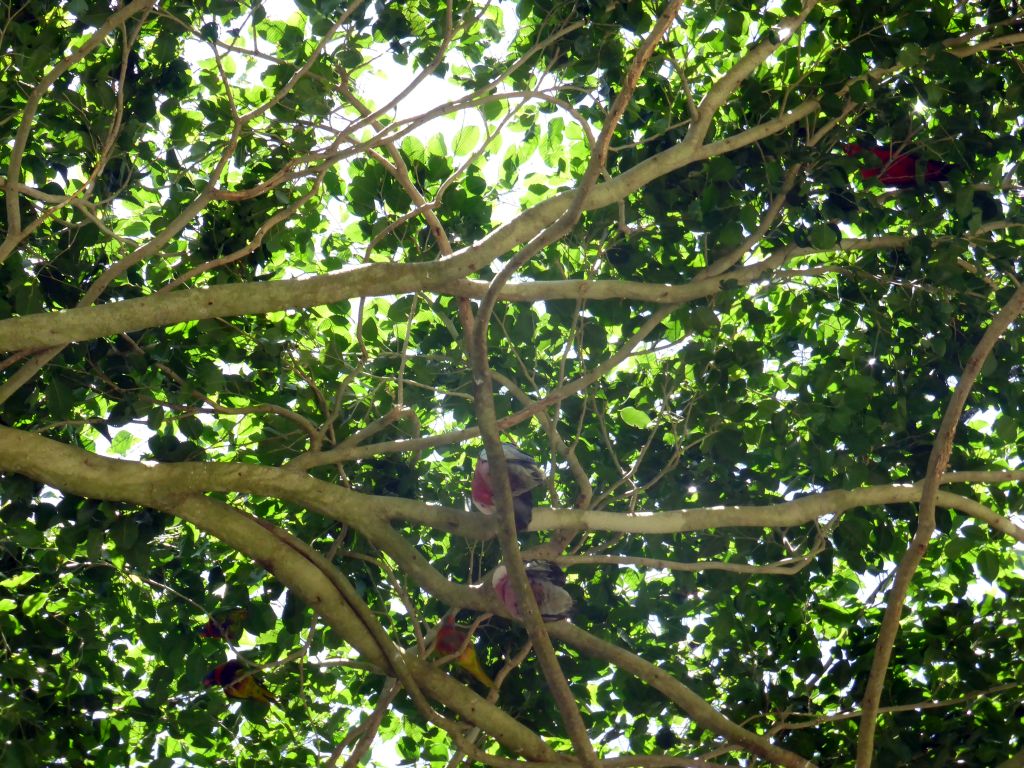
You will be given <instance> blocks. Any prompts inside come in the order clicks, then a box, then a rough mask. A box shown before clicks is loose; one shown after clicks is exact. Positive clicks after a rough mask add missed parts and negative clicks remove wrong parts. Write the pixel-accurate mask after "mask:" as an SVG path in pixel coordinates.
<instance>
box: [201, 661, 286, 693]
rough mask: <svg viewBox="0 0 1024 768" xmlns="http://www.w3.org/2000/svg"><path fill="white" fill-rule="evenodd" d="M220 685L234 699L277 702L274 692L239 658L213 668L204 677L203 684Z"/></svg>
mask: <svg viewBox="0 0 1024 768" xmlns="http://www.w3.org/2000/svg"><path fill="white" fill-rule="evenodd" d="M211 685H219V686H221V687H222V688H223V689H224V693H226V694H227V695H228V696H229V697H231V698H232V699H255V700H256V701H262V702H263V703H264V704H270V703H272V702H276V701H277V699H275V698H274V696H273V694H271V693H270V691H268V690H267V689H266V688H264V687H263V683H261V682H260V681H259V679H258V678H257V677H256V676H255V675H254V674H252V673H250V672H249V671H248V670H247V669H246V668H245V665H243V664H242V662H240V661H239V660H238V659H232V660H231V661H228V662H225V663H223V664H221V665H220V666H218V667H214V668H213V669H211V670H210V671H209V672H208V673H207V675H206V677H204V678H203V686H205V687H206V688H209V687H210V686H211Z"/></svg>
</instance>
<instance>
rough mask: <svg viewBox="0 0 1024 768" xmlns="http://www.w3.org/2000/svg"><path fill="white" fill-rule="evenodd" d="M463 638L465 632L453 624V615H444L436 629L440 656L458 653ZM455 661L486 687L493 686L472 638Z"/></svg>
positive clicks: (464, 638) (463, 640)
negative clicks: (478, 656)
mask: <svg viewBox="0 0 1024 768" xmlns="http://www.w3.org/2000/svg"><path fill="white" fill-rule="evenodd" d="M465 640H466V633H465V632H463V631H462V630H461V629H459V628H458V627H456V626H455V616H454V615H452V614H450V615H448V616H445V618H444V621H443V622H442V623H441V626H440V627H439V628H438V630H437V645H436V646H435V648H436V650H437V652H438V653H439V654H441V655H442V656H450V655H452V654H453V653H458V652H459V648H462V643H463V642H465ZM455 663H456V664H458V665H459V666H460V667H462V668H463V669H464V670H466V671H467V672H469V674H471V675H472V676H473V677H475V678H476V679H477V680H479V681H480V682H481V683H483V684H484V685H486V686H487V687H488V688H493V687H494V681H493V680H491V678H490V677H489V676H488V674H487V673H486V672H484V668H483V666H481V664H480V659H478V658H477V655H476V649H475V648H474V647H473V641H472V640H471V641H470V642H469V643H467V644H466V647H465V649H464V650H463V651H462V653H459V655H458V656H457V657H456V658H455Z"/></svg>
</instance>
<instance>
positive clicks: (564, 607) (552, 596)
mask: <svg viewBox="0 0 1024 768" xmlns="http://www.w3.org/2000/svg"><path fill="white" fill-rule="evenodd" d="M526 578H527V581H529V582H530V590H531V591H532V592H533V599H534V600H536V601H537V607H538V608H540V615H541V618H542V619H544V620H545V621H554V620H555V619H566V618H568V617H569V616H570V615H571V614H572V604H573V600H572V595H570V594H569V593H568V592H566V591H565V590H564V589H562V587H563V586H564V585H565V573H564V572H563V571H562V569H561V568H559V567H558V566H557V565H556V564H555V563H552V562H551V561H549V560H533V561H531V562H529V563H526ZM491 585H492V586H493V587H494V591H495V592H496V593H497V594H498V597H499V598H501V602H503V603H504V604H505V607H506V608H508V610H509V612H510V613H512V614H513V615H514V616H517V617H519V618H522V617H521V616H520V613H519V600H518V599H516V593H515V589H514V588H513V586H512V582H511V580H510V579H509V576H508V569H507V568H505V566H504V565H499V566H498V567H497V568H495V569H494V575H493V576H491Z"/></svg>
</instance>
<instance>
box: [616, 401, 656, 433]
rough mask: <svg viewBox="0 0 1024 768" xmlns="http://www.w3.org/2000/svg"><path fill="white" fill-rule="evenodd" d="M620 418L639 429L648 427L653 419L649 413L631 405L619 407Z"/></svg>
mask: <svg viewBox="0 0 1024 768" xmlns="http://www.w3.org/2000/svg"><path fill="white" fill-rule="evenodd" d="M619 418H621V419H622V420H623V421H624V422H625V423H626V424H628V425H629V426H631V427H636V428H637V429H647V427H648V426H650V423H651V421H652V419H651V417H650V416H649V415H647V414H646V413H644V412H643V411H641V410H640V409H639V408H634V407H632V406H630V405H627V406H625V407H624V408H620V409H619Z"/></svg>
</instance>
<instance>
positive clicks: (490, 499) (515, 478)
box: [473, 443, 544, 531]
mask: <svg viewBox="0 0 1024 768" xmlns="http://www.w3.org/2000/svg"><path fill="white" fill-rule="evenodd" d="M501 449H502V451H503V452H504V453H505V462H506V463H507V464H508V481H509V484H510V485H511V487H512V507H513V509H514V510H515V515H516V530H517V531H525V530H526V529H527V528H528V527H529V526H530V520H532V519H533V489H534V488H536V487H537V486H538V485H540V484H541V483H542V482H544V473H543V472H542V471H541V469H540V467H539V466H537V462H535V461H534V460H533V459H531V458H530V457H529V456H527V455H526V454H525V453H523V452H522V451H520V450H519V449H518V448H516V447H515V446H514V445H512V444H510V443H502V444H501ZM473 504H475V505H476V508H477V509H479V510H480V511H481V512H483V513H484V514H485V515H493V514H494V485H493V483H492V482H491V465H490V462H488V461H487V451H486V450H484V451H480V457H479V458H478V459H477V462H476V472H474V473H473Z"/></svg>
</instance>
